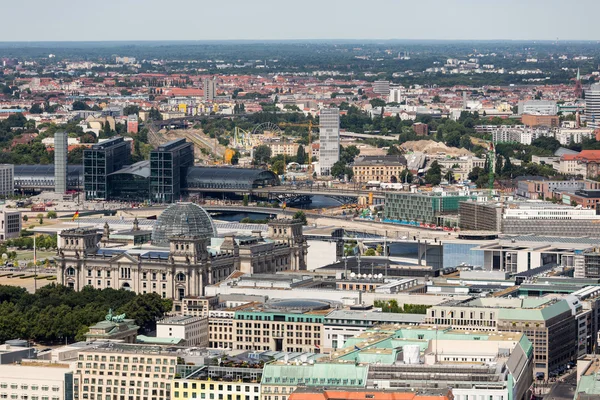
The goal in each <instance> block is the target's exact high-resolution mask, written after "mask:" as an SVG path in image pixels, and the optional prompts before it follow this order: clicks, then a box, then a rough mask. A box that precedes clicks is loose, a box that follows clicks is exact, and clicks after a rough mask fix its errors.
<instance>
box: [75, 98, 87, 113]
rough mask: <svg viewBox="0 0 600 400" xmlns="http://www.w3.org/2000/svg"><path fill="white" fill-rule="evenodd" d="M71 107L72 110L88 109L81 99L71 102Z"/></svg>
mask: <svg viewBox="0 0 600 400" xmlns="http://www.w3.org/2000/svg"><path fill="white" fill-rule="evenodd" d="M71 107H72V108H73V111H82V110H89V107H88V105H87V104H86V103H85V102H83V101H81V100H75V101H74V102H73V104H71Z"/></svg>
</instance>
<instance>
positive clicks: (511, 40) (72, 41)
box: [0, 38, 600, 44]
mask: <svg viewBox="0 0 600 400" xmlns="http://www.w3.org/2000/svg"><path fill="white" fill-rule="evenodd" d="M164 42H169V43H221V42H224V43H227V42H234V43H247V42H255V43H264V42H275V43H286V42H292V43H294V42H308V43H310V42H325V43H326V42H343V43H358V42H372V43H378V42H399V43H402V42H415V43H432V42H433V43H435V42H439V43H447V42H460V43H503V42H507V43H514V42H524V43H537V42H539V43H551V44H554V43H556V44H560V43H598V44H600V39H564V40H562V39H560V38H559V39H558V40H557V39H501V38H499V39H401V38H394V39H382V38H346V39H344V38H306V39H300V38H299V39H111V40H43V39H39V40H38V39H36V40H0V43H164Z"/></svg>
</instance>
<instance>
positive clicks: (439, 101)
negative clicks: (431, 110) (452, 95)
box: [431, 94, 442, 103]
mask: <svg viewBox="0 0 600 400" xmlns="http://www.w3.org/2000/svg"><path fill="white" fill-rule="evenodd" d="M431 101H432V102H433V103H441V102H442V99H440V96H438V95H437V94H436V95H435V96H433V99H432V100H431Z"/></svg>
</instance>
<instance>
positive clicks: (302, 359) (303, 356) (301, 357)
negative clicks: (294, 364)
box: [300, 354, 308, 364]
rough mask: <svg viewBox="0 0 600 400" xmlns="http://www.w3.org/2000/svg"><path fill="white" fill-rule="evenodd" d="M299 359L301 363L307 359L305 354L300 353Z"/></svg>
mask: <svg viewBox="0 0 600 400" xmlns="http://www.w3.org/2000/svg"><path fill="white" fill-rule="evenodd" d="M300 361H302V363H303V364H304V363H305V362H307V361H308V357H307V356H306V354H302V355H301V356H300Z"/></svg>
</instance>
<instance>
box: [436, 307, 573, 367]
mask: <svg viewBox="0 0 600 400" xmlns="http://www.w3.org/2000/svg"><path fill="white" fill-rule="evenodd" d="M574 315H575V313H574V312H573V311H572V309H571V305H570V304H569V302H568V301H567V300H565V299H554V298H546V297H543V298H525V299H517V298H492V297H489V298H478V299H474V300H469V301H466V302H452V303H449V304H447V305H439V306H433V307H431V308H430V309H429V310H427V317H426V319H425V322H426V323H428V324H430V325H435V326H438V327H439V326H448V327H451V328H453V329H466V330H478V331H487V332H521V333H524V334H525V335H527V338H529V340H530V341H531V342H532V344H533V354H534V355H533V363H534V365H533V368H534V371H535V372H540V373H543V374H544V375H545V376H548V373H549V372H550V371H553V370H555V369H556V368H559V367H561V366H566V364H567V363H568V362H570V361H574V360H575V358H576V350H577V340H578V335H577V329H576V328H577V327H576V324H575V319H574Z"/></svg>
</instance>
